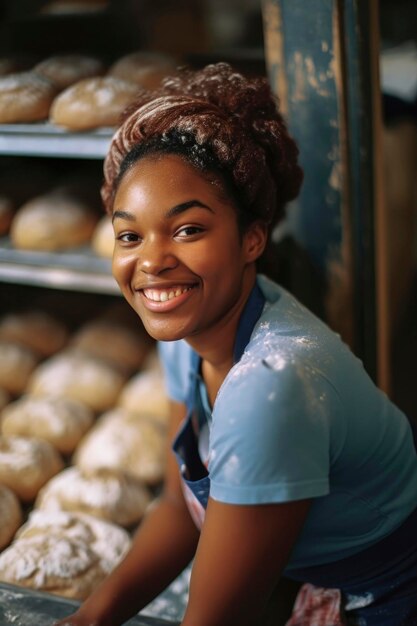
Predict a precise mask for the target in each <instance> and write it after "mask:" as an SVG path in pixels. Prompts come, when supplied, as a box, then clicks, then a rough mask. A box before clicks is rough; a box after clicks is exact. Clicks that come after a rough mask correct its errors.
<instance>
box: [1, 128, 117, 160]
mask: <svg viewBox="0 0 417 626" xmlns="http://www.w3.org/2000/svg"><path fill="white" fill-rule="evenodd" d="M114 130H115V129H114V128H109V127H106V128H104V127H103V128H98V129H96V130H91V131H88V132H72V131H68V130H65V129H63V128H59V127H57V126H54V125H53V124H50V123H49V122H39V123H36V124H0V154H3V155H20V156H44V157H62V158H80V159H103V158H104V157H105V155H106V153H107V150H108V147H109V145H110V140H111V138H112V136H113V133H114Z"/></svg>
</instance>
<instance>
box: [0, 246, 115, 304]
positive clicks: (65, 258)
mask: <svg viewBox="0 0 417 626" xmlns="http://www.w3.org/2000/svg"><path fill="white" fill-rule="evenodd" d="M0 281H2V282H6V283H13V284H22V285H32V286H36V287H50V288H53V289H65V290H67V291H83V292H88V293H101V294H108V295H120V289H119V287H118V285H117V283H116V281H115V280H114V278H113V276H112V275H111V261H110V260H108V259H101V258H99V257H97V256H96V255H95V254H94V253H93V252H92V251H91V248H89V247H88V246H85V247H80V248H77V249H72V250H68V251H63V252H59V253H57V252H51V253H47V252H35V251H26V250H16V249H14V248H13V247H12V246H11V244H10V241H9V240H8V239H7V238H1V239H0Z"/></svg>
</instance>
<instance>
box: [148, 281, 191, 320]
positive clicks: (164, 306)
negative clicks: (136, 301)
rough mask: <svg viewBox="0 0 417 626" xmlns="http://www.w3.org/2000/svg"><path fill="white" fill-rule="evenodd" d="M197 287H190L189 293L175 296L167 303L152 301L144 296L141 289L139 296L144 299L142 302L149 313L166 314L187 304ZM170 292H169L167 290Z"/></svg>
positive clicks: (166, 301)
mask: <svg viewBox="0 0 417 626" xmlns="http://www.w3.org/2000/svg"><path fill="white" fill-rule="evenodd" d="M194 288H195V285H190V288H189V289H188V290H187V291H184V292H183V293H182V294H180V295H179V296H175V297H174V298H172V299H171V300H165V302H158V301H156V300H150V299H149V298H147V297H146V296H145V294H144V290H143V289H140V290H139V294H140V297H141V299H142V302H143V304H144V306H145V308H146V309H148V311H153V312H157V313H165V312H168V311H173V310H174V309H176V308H177V307H178V306H181V305H182V304H183V303H184V302H186V301H187V300H188V299H189V298H190V296H191V294H192V293H193V291H194ZM167 291H169V290H167Z"/></svg>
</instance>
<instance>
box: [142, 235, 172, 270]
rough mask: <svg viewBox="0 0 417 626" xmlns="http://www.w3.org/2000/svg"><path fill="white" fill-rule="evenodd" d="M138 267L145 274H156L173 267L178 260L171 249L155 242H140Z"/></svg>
mask: <svg viewBox="0 0 417 626" xmlns="http://www.w3.org/2000/svg"><path fill="white" fill-rule="evenodd" d="M137 265H138V268H139V269H140V271H142V272H144V273H145V274H153V275H157V274H160V273H161V272H163V271H164V270H167V269H173V268H175V267H176V266H177V265H178V260H177V258H176V257H175V255H174V254H173V253H172V251H171V250H167V249H166V248H165V247H164V246H162V245H158V243H157V242H148V243H142V245H141V249H140V253H139V258H138V263H137Z"/></svg>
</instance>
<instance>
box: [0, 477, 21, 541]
mask: <svg viewBox="0 0 417 626" xmlns="http://www.w3.org/2000/svg"><path fill="white" fill-rule="evenodd" d="M22 522H23V515H22V508H21V506H20V502H19V500H18V499H17V497H16V495H15V494H14V493H13V491H12V490H11V489H9V488H8V487H6V486H5V485H0V550H3V549H4V548H5V547H6V546H7V545H9V543H10V542H11V540H12V539H13V536H14V534H15V532H16V531H17V529H18V528H19V527H20V526H21V524H22Z"/></svg>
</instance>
